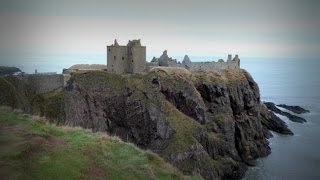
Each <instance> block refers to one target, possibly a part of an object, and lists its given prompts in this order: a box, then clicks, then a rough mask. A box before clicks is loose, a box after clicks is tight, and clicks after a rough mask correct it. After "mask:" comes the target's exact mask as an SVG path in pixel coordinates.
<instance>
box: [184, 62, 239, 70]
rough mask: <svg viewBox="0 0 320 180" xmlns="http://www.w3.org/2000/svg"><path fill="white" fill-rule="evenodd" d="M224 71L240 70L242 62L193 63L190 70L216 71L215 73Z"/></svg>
mask: <svg viewBox="0 0 320 180" xmlns="http://www.w3.org/2000/svg"><path fill="white" fill-rule="evenodd" d="M224 69H240V62H239V60H237V61H234V60H231V61H227V62H224V61H218V62H215V61H212V62H192V63H191V67H190V70H194V71H195V70H203V71H208V70H215V71H221V70H224Z"/></svg>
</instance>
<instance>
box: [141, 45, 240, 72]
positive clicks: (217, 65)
mask: <svg viewBox="0 0 320 180" xmlns="http://www.w3.org/2000/svg"><path fill="white" fill-rule="evenodd" d="M147 66H166V67H183V68H186V69H188V70H193V71H197V70H202V71H208V70H215V71H222V70H224V69H239V68H240V59H239V56H238V55H235V57H234V58H232V55H230V54H229V55H228V59H227V61H224V60H223V59H219V60H218V61H217V62H215V61H211V62H209V61H207V62H192V61H191V60H190V58H189V57H188V55H185V56H184V58H183V60H182V63H180V62H178V61H177V60H176V59H172V58H171V57H169V56H168V52H167V50H165V51H164V52H163V54H162V55H161V56H160V57H159V58H155V57H153V59H152V60H151V62H150V63H147Z"/></svg>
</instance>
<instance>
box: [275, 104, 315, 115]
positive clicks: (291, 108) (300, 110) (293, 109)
mask: <svg viewBox="0 0 320 180" xmlns="http://www.w3.org/2000/svg"><path fill="white" fill-rule="evenodd" d="M277 106H279V107H282V108H285V109H287V110H289V111H291V112H294V113H296V114H303V113H309V112H310V111H309V110H307V109H304V108H302V107H300V106H289V105H286V104H278V105H277Z"/></svg>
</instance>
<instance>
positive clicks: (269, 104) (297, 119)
mask: <svg viewBox="0 0 320 180" xmlns="http://www.w3.org/2000/svg"><path fill="white" fill-rule="evenodd" d="M264 104H265V105H266V106H267V108H268V109H269V110H270V111H272V112H274V113H277V114H280V115H282V116H286V117H287V118H289V120H291V121H293V122H298V123H304V122H307V120H305V119H304V118H303V117H300V116H296V115H293V114H290V113H288V112H285V111H281V110H280V109H279V108H277V106H276V105H275V104H274V103H272V102H264Z"/></svg>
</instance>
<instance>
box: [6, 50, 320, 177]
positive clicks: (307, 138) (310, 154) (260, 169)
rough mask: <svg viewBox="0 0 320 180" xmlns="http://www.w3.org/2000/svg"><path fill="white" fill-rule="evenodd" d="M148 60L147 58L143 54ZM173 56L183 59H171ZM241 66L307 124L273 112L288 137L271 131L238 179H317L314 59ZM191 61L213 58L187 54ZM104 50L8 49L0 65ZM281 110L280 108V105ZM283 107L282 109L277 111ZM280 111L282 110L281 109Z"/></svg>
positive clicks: (58, 61) (34, 65)
mask: <svg viewBox="0 0 320 180" xmlns="http://www.w3.org/2000/svg"><path fill="white" fill-rule="evenodd" d="M147 58H148V59H151V58H152V56H148V57H147ZM175 58H177V59H178V60H179V59H180V60H181V59H182V58H183V57H175ZM240 58H241V64H240V65H241V68H244V69H246V70H247V71H248V72H250V74H251V75H252V76H253V78H254V80H255V81H256V82H257V83H258V85H259V88H260V94H261V99H262V100H263V101H271V102H274V103H276V104H287V105H299V106H301V107H303V108H306V109H308V110H310V113H306V114H302V115H299V116H302V117H304V118H305V119H306V120H307V123H304V124H300V123H295V122H291V121H290V120H288V119H287V118H286V117H284V116H281V115H278V116H279V117H280V118H281V119H282V120H284V121H285V122H286V123H287V124H288V126H289V128H290V129H291V130H292V131H293V133H294V135H293V136H286V135H281V134H277V133H274V132H272V134H273V136H274V137H273V138H271V139H269V142H270V147H271V150H272V153H271V154H270V155H269V156H267V157H265V158H260V159H258V160H257V162H256V166H254V167H250V168H249V170H248V171H247V172H246V174H245V177H244V178H243V180H257V179H258V180H287V179H290V180H295V179H297V180H305V179H320V70H319V69H320V59H305V58H257V57H256V58H253V57H248V58H246V57H240ZM190 59H191V60H192V61H201V60H212V59H215V58H214V57H192V56H190ZM105 63H106V55H105V54H104V53H92V52H62V53H24V54H21V55H19V56H17V54H12V53H1V54H0V65H5V66H15V67H18V68H20V69H21V70H22V71H24V72H26V73H34V71H35V70H37V72H40V73H41V72H55V73H62V69H63V68H68V67H70V66H71V65H73V64H105ZM280 109H281V108H280ZM282 110H284V109H282ZM284 111H286V110H284Z"/></svg>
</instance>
